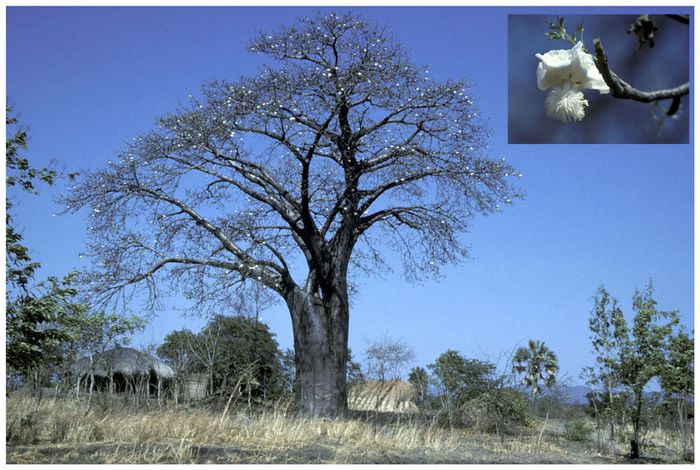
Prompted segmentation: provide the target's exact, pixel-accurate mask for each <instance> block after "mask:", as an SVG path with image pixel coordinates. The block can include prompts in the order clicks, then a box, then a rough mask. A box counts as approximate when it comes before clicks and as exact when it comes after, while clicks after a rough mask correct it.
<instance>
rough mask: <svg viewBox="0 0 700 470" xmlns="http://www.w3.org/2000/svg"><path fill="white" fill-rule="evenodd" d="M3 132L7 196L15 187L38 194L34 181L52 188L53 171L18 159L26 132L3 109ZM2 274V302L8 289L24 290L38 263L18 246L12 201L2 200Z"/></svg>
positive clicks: (24, 247)
mask: <svg viewBox="0 0 700 470" xmlns="http://www.w3.org/2000/svg"><path fill="white" fill-rule="evenodd" d="M5 128H6V132H7V136H8V137H7V138H6V139H5V171H6V176H5V182H6V189H7V194H8V195H9V194H10V188H13V187H15V186H17V187H19V188H20V189H22V190H24V191H26V192H28V193H30V194H38V193H39V192H38V190H37V189H36V186H35V184H36V183H37V181H41V182H44V183H46V184H48V185H52V184H53V183H54V181H55V179H56V176H57V174H56V171H55V170H52V169H49V168H35V167H33V166H31V164H30V163H29V160H28V159H27V158H26V157H23V156H21V154H20V151H22V150H27V131H26V130H24V129H22V128H19V124H18V120H17V118H16V117H14V116H13V115H12V110H11V108H9V107H7V108H6V116H5ZM5 207H6V208H7V212H6V214H5V234H6V238H5V248H6V252H5V270H6V275H7V284H8V286H7V287H8V289H7V291H6V296H7V297H6V299H7V300H9V299H10V297H9V296H10V291H11V289H10V287H13V288H21V289H22V290H26V289H27V287H28V284H29V282H30V280H31V279H32V278H33V277H34V272H35V271H36V270H37V269H38V268H39V267H40V264H39V263H38V262H34V261H32V259H31V257H30V256H29V249H28V248H27V247H26V246H24V245H23V244H22V243H21V242H22V235H21V234H20V233H19V231H17V230H16V229H15V227H14V226H13V220H12V214H11V212H12V209H13V204H12V200H11V199H10V198H9V197H6V198H5Z"/></svg>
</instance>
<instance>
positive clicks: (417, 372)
mask: <svg viewBox="0 0 700 470" xmlns="http://www.w3.org/2000/svg"><path fill="white" fill-rule="evenodd" d="M408 382H409V383H410V384H411V385H413V390H414V393H415V395H416V403H417V404H418V405H420V404H422V403H423V402H424V401H425V400H426V399H427V398H428V390H429V389H428V387H429V386H430V377H429V376H428V371H426V370H425V369H424V368H422V367H414V368H413V369H411V372H410V373H409V374H408Z"/></svg>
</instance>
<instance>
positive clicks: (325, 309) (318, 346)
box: [286, 280, 349, 418]
mask: <svg viewBox="0 0 700 470" xmlns="http://www.w3.org/2000/svg"><path fill="white" fill-rule="evenodd" d="M326 290H327V296H326V297H327V298H323V299H322V298H320V296H319V295H318V294H315V293H313V291H312V290H311V289H301V288H298V287H295V288H293V289H292V291H291V292H290V293H289V295H288V296H287V298H286V301H287V306H288V307H289V311H290V314H291V316H292V327H293V331H294V362H295V366H296V373H297V374H296V384H295V385H296V386H295V388H296V390H295V392H296V394H297V402H298V403H299V406H300V408H301V411H302V412H303V413H305V414H307V415H309V416H314V417H324V418H334V417H340V416H344V415H345V414H346V412H347V394H346V376H345V373H346V364H347V357H348V317H349V310H348V302H347V298H348V297H347V285H346V284H345V282H344V280H343V281H341V282H335V283H333V285H332V286H331V287H330V288H328V287H327V288H326Z"/></svg>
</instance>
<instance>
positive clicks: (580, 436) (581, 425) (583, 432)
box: [564, 419, 591, 441]
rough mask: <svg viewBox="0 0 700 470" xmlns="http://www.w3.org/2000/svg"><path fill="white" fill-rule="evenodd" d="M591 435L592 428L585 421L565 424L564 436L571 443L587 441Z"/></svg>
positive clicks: (577, 420) (576, 420)
mask: <svg viewBox="0 0 700 470" xmlns="http://www.w3.org/2000/svg"><path fill="white" fill-rule="evenodd" d="M590 434H591V427H590V426H589V425H588V423H587V422H586V420H585V419H575V420H573V421H567V422H566V423H565V424H564V435H565V436H566V438H567V439H568V440H570V441H586V440H588V436H589V435H590Z"/></svg>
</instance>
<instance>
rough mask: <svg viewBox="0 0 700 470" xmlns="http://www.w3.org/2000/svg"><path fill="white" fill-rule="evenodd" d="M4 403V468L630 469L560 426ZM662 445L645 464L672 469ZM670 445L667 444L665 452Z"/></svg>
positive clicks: (17, 399) (617, 453)
mask: <svg viewBox="0 0 700 470" xmlns="http://www.w3.org/2000/svg"><path fill="white" fill-rule="evenodd" d="M34 407H35V402H34V401H33V399H31V398H30V397H27V396H10V397H8V399H7V463H19V464H28V463H62V464H67V463H110V464H127V463H144V464H146V463H531V464H532V463H578V464H586V463H626V462H627V460H626V457H625V452H626V448H624V447H623V446H619V447H613V448H609V449H607V450H606V451H605V452H598V451H597V450H596V446H595V445H594V444H593V442H591V441H570V440H568V439H567V438H566V437H565V432H564V426H563V423H562V422H561V421H557V420H549V421H548V425H547V427H546V429H545V432H544V433H543V435H542V438H541V439H540V441H539V443H538V436H539V434H540V430H541V426H542V423H541V422H539V423H534V424H533V426H532V428H530V429H527V430H523V431H521V432H520V433H519V434H518V435H512V436H500V437H499V436H496V435H495V434H489V433H483V432H477V431H474V430H469V429H454V430H452V431H450V430H449V429H445V428H442V427H438V426H434V425H431V424H430V422H429V421H427V422H424V421H422V420H420V419H419V418H417V417H415V416H414V417H410V416H398V415H397V416H394V417H391V416H386V415H384V416H383V417H382V418H381V419H377V418H376V417H374V416H369V417H367V416H361V415H357V416H354V417H352V418H350V419H345V420H317V419H307V418H301V417H296V416H293V415H292V414H291V413H288V412H286V411H285V410H284V409H278V410H271V411H264V412H256V413H248V412H245V411H241V410H238V411H230V412H227V413H224V411H223V406H222V407H220V408H213V407H211V406H210V407H203V406H199V407H194V406H187V405H178V406H175V405H169V406H167V407H162V408H161V407H158V406H157V405H151V406H150V408H142V409H134V408H133V407H132V406H130V405H128V404H126V403H125V404H123V405H122V406H117V407H115V406H114V405H111V406H109V407H107V406H104V405H100V404H99V403H97V404H96V405H93V406H92V407H91V409H90V410H88V409H87V407H86V404H85V403H84V402H78V401H76V400H75V399H56V400H54V399H53V398H49V399H45V400H44V401H43V402H42V404H41V406H40V408H39V411H38V412H37V413H35V412H34ZM655 439H656V444H655V445H656V447H655V448H654V449H653V450H654V452H652V453H648V454H649V455H651V457H647V459H646V461H647V462H654V463H659V462H667V463H670V462H674V457H673V455H674V454H673V451H672V449H671V448H668V447H666V446H665V445H662V444H663V442H662V439H661V436H658V437H657V438H655ZM666 444H669V445H670V443H666Z"/></svg>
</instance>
